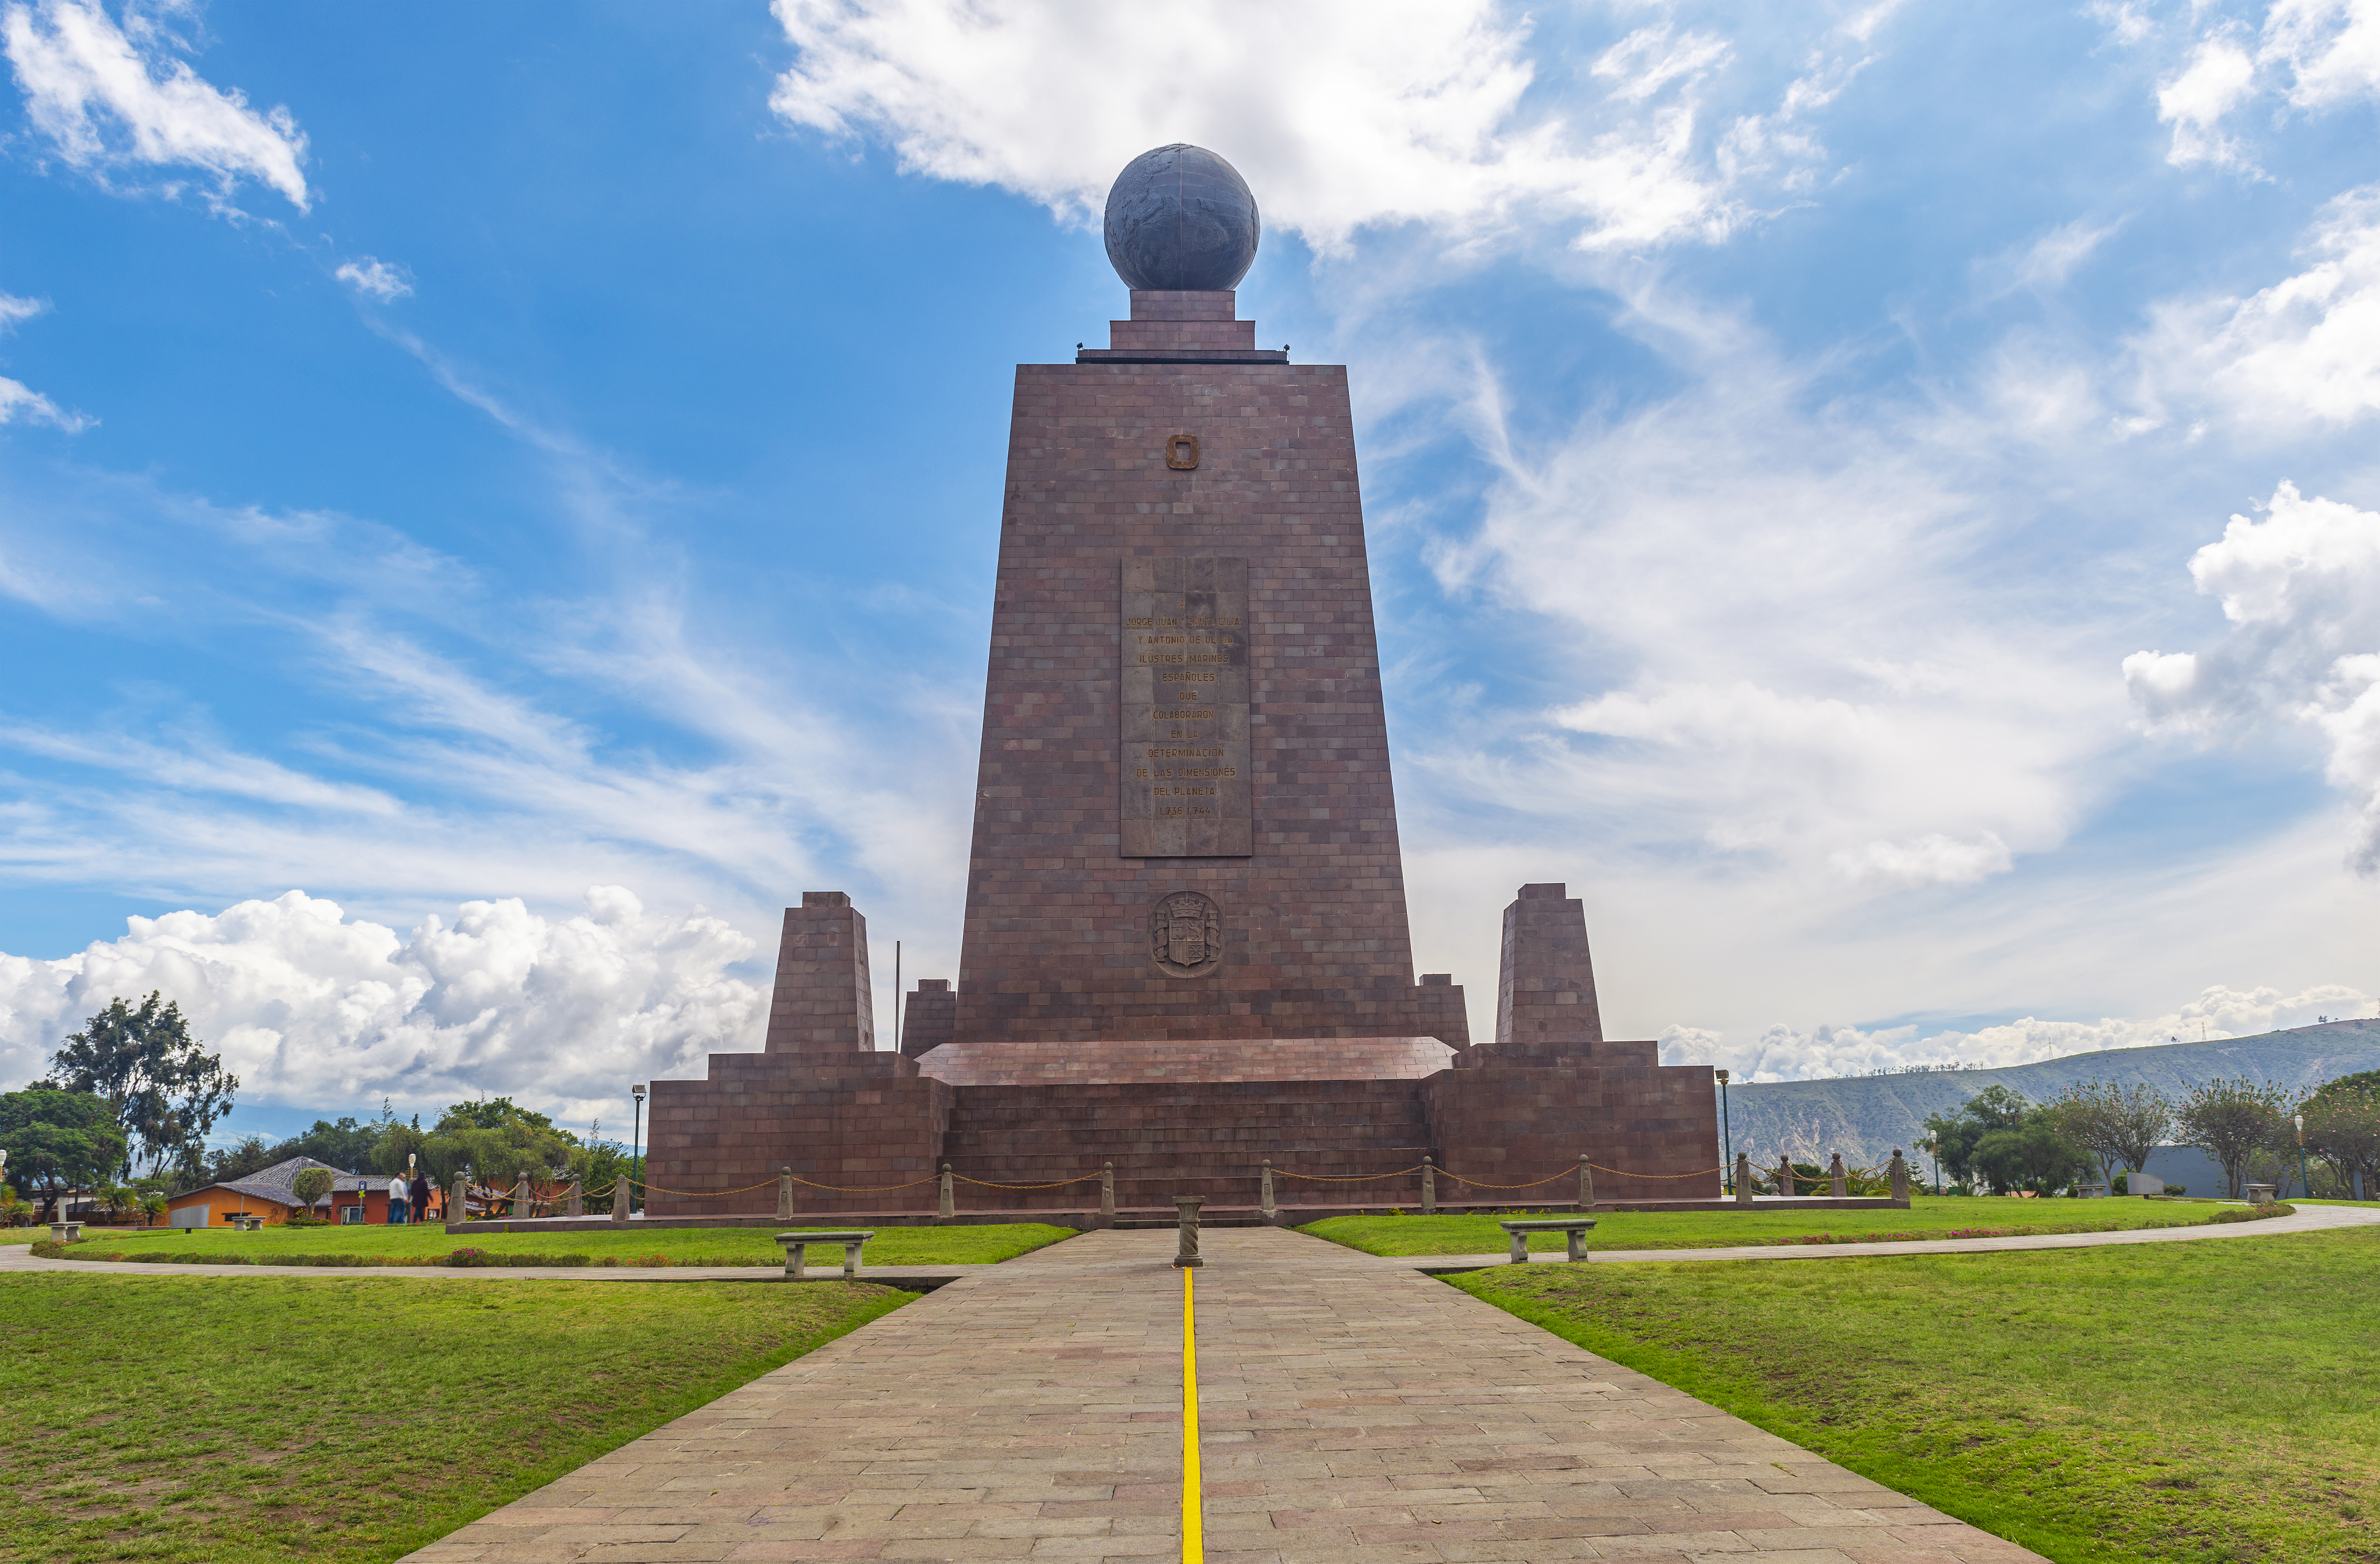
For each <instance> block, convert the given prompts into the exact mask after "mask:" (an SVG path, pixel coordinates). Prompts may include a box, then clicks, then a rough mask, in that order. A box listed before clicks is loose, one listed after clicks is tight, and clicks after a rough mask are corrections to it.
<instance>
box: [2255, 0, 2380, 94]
mask: <svg viewBox="0 0 2380 1564" xmlns="http://www.w3.org/2000/svg"><path fill="white" fill-rule="evenodd" d="M2259 57H2260V58H2261V59H2262V60H2264V61H2265V62H2267V63H2269V64H2272V65H2275V66H2277V67H2280V68H2281V69H2282V70H2284V71H2286V72H2287V74H2288V75H2289V102H2290V103H2293V104H2295V105H2296V106H2298V107H2299V108H2304V109H2325V108H2329V107H2331V106H2333V105H2335V104H2338V103H2346V102H2349V101H2350V100H2352V99H2355V98H2359V97H2369V96H2372V95H2374V94H2375V93H2380V0H2277V4H2276V5H2275V6H2273V8H2272V9H2271V10H2270V11H2268V12H2266V13H2265V37H2264V46H2263V48H2262V49H2261V50H2260V51H2259Z"/></svg>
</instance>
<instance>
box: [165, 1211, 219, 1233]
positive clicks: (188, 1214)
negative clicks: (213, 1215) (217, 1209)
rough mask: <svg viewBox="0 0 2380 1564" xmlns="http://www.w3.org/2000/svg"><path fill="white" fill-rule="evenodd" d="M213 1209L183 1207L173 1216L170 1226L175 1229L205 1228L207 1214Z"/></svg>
mask: <svg viewBox="0 0 2380 1564" xmlns="http://www.w3.org/2000/svg"><path fill="white" fill-rule="evenodd" d="M213 1209H214V1207H213V1206H183V1207H182V1208H181V1209H180V1210H178V1211H176V1212H175V1213H174V1214H173V1223H172V1225H173V1226H175V1227H177V1228H202V1227H205V1226H206V1225H207V1223H208V1220H209V1218H208V1215H207V1213H209V1212H210V1211H212V1210H213Z"/></svg>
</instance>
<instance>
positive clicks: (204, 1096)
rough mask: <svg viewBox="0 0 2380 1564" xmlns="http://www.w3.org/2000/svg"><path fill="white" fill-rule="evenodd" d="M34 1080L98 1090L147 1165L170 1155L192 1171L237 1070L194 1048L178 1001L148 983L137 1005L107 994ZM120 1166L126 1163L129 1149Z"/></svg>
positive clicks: (226, 1103)
mask: <svg viewBox="0 0 2380 1564" xmlns="http://www.w3.org/2000/svg"><path fill="white" fill-rule="evenodd" d="M34 1085H39V1086H51V1087H55V1088H58V1089H61V1090H65V1091H77V1092H90V1093H92V1094H94V1095H96V1096H97V1097H101V1098H103V1099H104V1100H105V1102H106V1103H107V1106H108V1110H109V1112H110V1113H111V1114H112V1115H113V1116H114V1118H115V1127H116V1128H117V1129H118V1130H120V1131H121V1132H123V1134H124V1136H125V1139H126V1142H127V1144H129V1143H130V1141H131V1140H132V1139H133V1138H134V1137H135V1136H137V1137H139V1139H140V1150H141V1152H142V1154H143V1155H145V1156H146V1157H147V1158H149V1165H150V1167H151V1168H152V1169H154V1168H157V1167H161V1166H163V1165H164V1162H165V1160H166V1159H167V1158H174V1159H176V1161H178V1162H181V1163H182V1164H184V1165H185V1166H187V1167H188V1168H189V1169H190V1170H192V1171H194V1172H195V1171H196V1170H197V1167H198V1163H199V1158H200V1155H201V1154H202V1153H203V1151H204V1149H205V1146H206V1134H207V1132H208V1131H209V1130H211V1129H213V1128H214V1125H215V1121H216V1120H218V1119H220V1118H222V1117H223V1116H224V1115H225V1113H228V1112H229V1111H231V1103H232V1094H233V1093H235V1092H237V1090H238V1089H239V1077H237V1075H232V1074H228V1073H225V1070H224V1067H223V1060H222V1058H221V1057H220V1056H218V1055H215V1054H211V1053H207V1052H204V1051H203V1050H202V1049H200V1046H199V1043H198V1040H197V1039H196V1038H194V1037H191V1036H190V1027H189V1024H188V1022H186V1021H184V1020H183V1019H182V1012H181V1008H180V1007H179V1006H178V1005H176V1004H172V1003H168V1002H165V1001H164V1000H163V997H162V996H161V995H160V994H158V993H156V992H155V991H153V990H152V992H151V993H150V995H149V997H148V998H147V999H146V1000H142V1001H141V1002H140V1008H139V1009H138V1010H135V1009H134V1008H132V1007H131V1006H130V1005H128V1004H126V1003H125V1002H124V1000H123V999H122V998H120V997H119V998H116V999H113V1000H109V1001H108V1005H107V1008H106V1009H105V1010H103V1011H101V1012H99V1013H98V1014H97V1015H94V1016H92V1017H91V1019H90V1020H89V1021H87V1022H85V1023H83V1029H82V1030H81V1031H79V1032H76V1033H72V1034H70V1035H68V1037H67V1038H66V1040H65V1041H64V1042H62V1043H60V1044H59V1045H58V1051H57V1052H56V1053H55V1054H53V1055H52V1056H51V1057H50V1076H49V1078H48V1079H47V1080H43V1081H37V1082H35V1083H34ZM122 1169H123V1170H124V1171H125V1172H127V1173H129V1172H130V1171H131V1170H132V1163H131V1158H130V1155H129V1153H128V1154H127V1156H126V1158H125V1161H124V1162H123V1164H122Z"/></svg>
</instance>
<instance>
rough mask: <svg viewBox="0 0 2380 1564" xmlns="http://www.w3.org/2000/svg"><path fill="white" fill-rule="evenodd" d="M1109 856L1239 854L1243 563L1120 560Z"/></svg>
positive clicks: (1242, 837)
mask: <svg viewBox="0 0 2380 1564" xmlns="http://www.w3.org/2000/svg"><path fill="white" fill-rule="evenodd" d="M1122 606H1123V626H1122V628H1123V636H1122V645H1123V733H1122V734H1121V738H1122V751H1121V754H1120V756H1119V759H1120V761H1121V766H1120V770H1121V773H1122V782H1123V795H1122V798H1121V800H1120V803H1121V805H1122V811H1121V818H1122V822H1123V831H1122V841H1121V843H1120V846H1119V850H1118V852H1119V855H1120V856H1122V857H1126V858H1245V857H1247V856H1248V855H1251V854H1252V853H1254V852H1255V851H1256V826H1255V813H1254V810H1253V809H1252V808H1251V807H1250V804H1249V799H1250V791H1249V785H1248V636H1247V620H1248V562H1247V561H1246V560H1245V559H1231V558H1225V557H1222V556H1213V557H1208V556H1201V555H1180V554H1176V555H1170V556H1165V557H1161V558H1156V559H1127V560H1125V561H1124V562H1123V604H1122Z"/></svg>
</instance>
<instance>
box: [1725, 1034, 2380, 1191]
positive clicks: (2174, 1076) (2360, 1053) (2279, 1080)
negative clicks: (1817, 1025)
mask: <svg viewBox="0 0 2380 1564" xmlns="http://www.w3.org/2000/svg"><path fill="white" fill-rule="evenodd" d="M2362 1070H2380V1020H2372V1021H2333V1022H2327V1023H2324V1024H2319V1025H2313V1026H2297V1027H2291V1028H2289V1029H2288V1030H2285V1031H2279V1032H2262V1033H2258V1034H2256V1035H2255V1036H2253V1037H2212V1038H2209V1039H2207V1040H2206V1041H2204V1042H2196V1043H2156V1044H2152V1045H2150V1046H2148V1047H2145V1048H2131V1049H2098V1050H2096V1051H2095V1052H2091V1053H2077V1054H2069V1055H2068V1056H2066V1057H2065V1058H2063V1059H2045V1060H2040V1061H2035V1062H2034V1063H2032V1064H2010V1065H2002V1066H1999V1067H1998V1068H1995V1069H1989V1070H1934V1071H1918V1072H1913V1073H1908V1074H1899V1075H1854V1076H1849V1077H1845V1078H1841V1079H1838V1080H1831V1081H1767V1082H1759V1083H1755V1084H1751V1085H1730V1086H1729V1087H1728V1089H1727V1094H1726V1097H1727V1102H1726V1122H1727V1124H1728V1128H1729V1130H1730V1132H1731V1138H1732V1141H1733V1144H1734V1148H1735V1149H1736V1150H1737V1151H1748V1152H1750V1153H1751V1154H1752V1159H1753V1161H1755V1163H1757V1162H1760V1161H1761V1160H1763V1158H1766V1159H1767V1161H1768V1162H1769V1163H1770V1164H1772V1165H1773V1164H1774V1163H1775V1161H1776V1159H1777V1156H1778V1153H1779V1152H1780V1151H1782V1152H1787V1153H1790V1154H1791V1157H1792V1158H1793V1159H1794V1160H1795V1161H1797V1162H1816V1163H1820V1164H1824V1163H1825V1162H1826V1160H1827V1158H1828V1157H1829V1156H1831V1155H1832V1154H1833V1153H1835V1152H1837V1151H1840V1152H1841V1153H1842V1154H1843V1160H1844V1161H1845V1162H1846V1163H1849V1164H1850V1165H1852V1166H1853V1167H1880V1166H1882V1165H1883V1163H1884V1162H1885V1161H1886V1160H1887V1159H1888V1158H1890V1157H1891V1155H1892V1153H1893V1150H1894V1149H1895V1148H1896V1147H1898V1148H1899V1149H1900V1150H1901V1151H1902V1152H1904V1153H1905V1152H1907V1151H1909V1150H1910V1149H1911V1147H1912V1146H1913V1145H1914V1143H1915V1142H1916V1141H1917V1140H1919V1139H1920V1138H1922V1137H1923V1136H1924V1135H1925V1119H1926V1117H1927V1115H1929V1114H1934V1113H1955V1112H1957V1111H1958V1110H1959V1108H1960V1106H1961V1104H1962V1103H1964V1102H1965V1101H1966V1100H1967V1099H1968V1098H1969V1097H1973V1096H1974V1095H1975V1094H1976V1093H1977V1092H1980V1091H1982V1090H1983V1089H1984V1088H1985V1086H1989V1085H2004V1086H2007V1087H2009V1088H2010V1090H2012V1091H2015V1092H2018V1093H2020V1094H2022V1096H2024V1097H2029V1098H2031V1099H2032V1100H2033V1101H2034V1102H2041V1101H2044V1100H2046V1099H2047V1098H2049V1097H2054V1096H2056V1095H2057V1094H2058V1092H2060V1091H2062V1090H2064V1089H2065V1088H2066V1087H2068V1086H2070V1085H2083V1084H2084V1083H2087V1082H2091V1081H2114V1082H2117V1083H2119V1084H2121V1085H2131V1084H2133V1083H2135V1082H2145V1083H2146V1084H2148V1085H2154V1086H2155V1087H2157V1088H2158V1089H2159V1090H2160V1091H2163V1092H2164V1093H2166V1095H2167V1096H2168V1097H2179V1096H2180V1095H2181V1093H2182V1092H2184V1091H2186V1090H2188V1089H2189V1088H2190V1087H2192V1086H2194V1085H2203V1084H2204V1083H2205V1082H2208V1081H2212V1080H2216V1079H2217V1078H2219V1077H2227V1076H2239V1075H2244V1076H2247V1077H2248V1078H2249V1079H2250V1080H2254V1081H2263V1082H2265V1083H2267V1084H2269V1085H2277V1086H2286V1087H2288V1088H2289V1089H2290V1090H2292V1091H2295V1092H2299V1093H2303V1092H2307V1091H2311V1090H2312V1089H2313V1087H2315V1086H2318V1085H2321V1084H2322V1083H2323V1082H2325V1081H2327V1080H2331V1079H2333V1078H2335V1077H2337V1076H2339V1075H2348V1074H2352V1073H2356V1072H2358V1071H2362Z"/></svg>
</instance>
